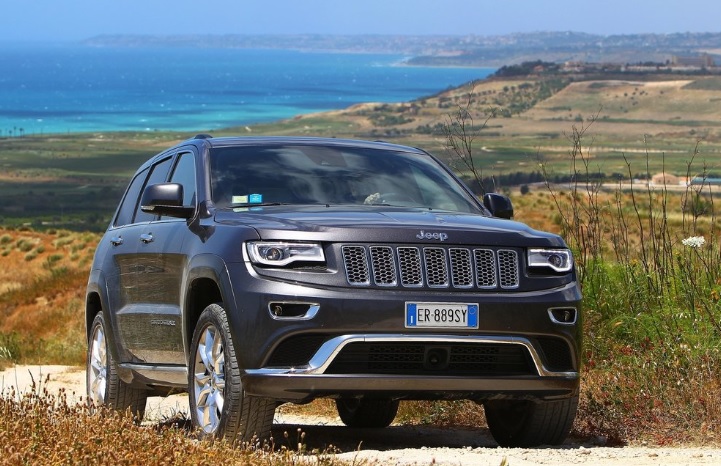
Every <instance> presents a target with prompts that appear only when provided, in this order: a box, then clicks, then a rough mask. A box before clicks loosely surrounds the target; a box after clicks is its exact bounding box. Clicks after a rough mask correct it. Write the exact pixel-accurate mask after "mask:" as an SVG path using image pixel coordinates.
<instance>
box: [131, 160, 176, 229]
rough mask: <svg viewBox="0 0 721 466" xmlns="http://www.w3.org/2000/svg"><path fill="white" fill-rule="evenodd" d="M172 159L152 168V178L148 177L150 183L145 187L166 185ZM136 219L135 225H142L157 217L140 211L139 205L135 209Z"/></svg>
mask: <svg viewBox="0 0 721 466" xmlns="http://www.w3.org/2000/svg"><path fill="white" fill-rule="evenodd" d="M171 161H172V159H170V158H167V159H165V160H163V161H161V162H159V163H157V164H155V165H153V166H152V168H151V170H152V171H151V172H150V177H148V182H147V183H146V184H145V186H150V185H152V184H158V183H164V182H165V180H167V179H168V172H169V171H170V162H171ZM135 211H136V213H135V219H134V221H133V223H140V222H149V221H151V220H154V219H155V217H156V216H155V215H153V214H148V213H145V212H143V211H142V210H140V205H139V204H138V205H137V207H136V209H135Z"/></svg>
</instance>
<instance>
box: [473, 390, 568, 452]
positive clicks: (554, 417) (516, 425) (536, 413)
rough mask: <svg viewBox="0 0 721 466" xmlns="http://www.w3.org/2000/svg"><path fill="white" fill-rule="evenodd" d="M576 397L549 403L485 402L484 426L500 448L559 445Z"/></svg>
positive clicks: (565, 432) (565, 434)
mask: <svg viewBox="0 0 721 466" xmlns="http://www.w3.org/2000/svg"><path fill="white" fill-rule="evenodd" d="M577 407H578V396H575V397H572V398H566V399H563V400H553V401H538V402H533V401H505V400H496V401H486V402H485V403H484V408H485V411H486V422H487V423H488V428H489V430H490V431H491V435H493V438H494V439H495V440H496V442H498V444H499V445H500V446H502V447H537V446H539V445H560V444H561V443H563V441H564V440H565V439H566V437H567V436H568V433H569V432H570V431H571V427H573V420H574V418H575V417H576V408H577Z"/></svg>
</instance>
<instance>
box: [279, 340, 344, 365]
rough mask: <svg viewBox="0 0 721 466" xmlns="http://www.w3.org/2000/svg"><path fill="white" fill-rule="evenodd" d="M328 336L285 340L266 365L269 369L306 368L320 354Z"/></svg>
mask: <svg viewBox="0 0 721 466" xmlns="http://www.w3.org/2000/svg"><path fill="white" fill-rule="evenodd" d="M329 338H331V337H330V336H328V335H298V336H295V337H290V338H287V339H285V340H283V341H282V342H281V343H280V344H279V345H278V346H277V347H276V348H275V350H274V351H273V353H272V354H271V355H270V358H269V359H268V362H267V363H266V364H265V365H266V366H267V367H298V366H306V365H308V362H309V361H310V359H311V358H312V357H313V355H314V354H315V353H316V352H318V349H320V347H321V345H323V343H325V342H326V341H327V340H328V339H329Z"/></svg>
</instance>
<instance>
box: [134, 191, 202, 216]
mask: <svg viewBox="0 0 721 466" xmlns="http://www.w3.org/2000/svg"><path fill="white" fill-rule="evenodd" d="M140 210H142V211H143V212H147V213H150V214H156V215H167V216H169V217H179V218H186V219H187V218H190V217H192V216H193V214H195V208H194V207H187V206H183V185H182V184H178V183H161V184H152V185H150V186H147V187H146V188H145V190H144V191H143V197H141V198H140Z"/></svg>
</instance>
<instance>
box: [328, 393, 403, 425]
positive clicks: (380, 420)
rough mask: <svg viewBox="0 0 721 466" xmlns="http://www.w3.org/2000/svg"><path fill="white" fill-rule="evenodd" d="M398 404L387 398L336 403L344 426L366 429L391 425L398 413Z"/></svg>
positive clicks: (344, 399)
mask: <svg viewBox="0 0 721 466" xmlns="http://www.w3.org/2000/svg"><path fill="white" fill-rule="evenodd" d="M398 404H399V402H398V400H391V399H387V398H378V399H375V398H341V399H338V400H336V401H335V406H336V408H337V409H338V415H339V416H340V419H341V421H343V424H345V425H347V426H348V427H358V428H364V429H382V428H384V427H388V426H389V425H391V422H393V419H395V417H396V414H397V413H398Z"/></svg>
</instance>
